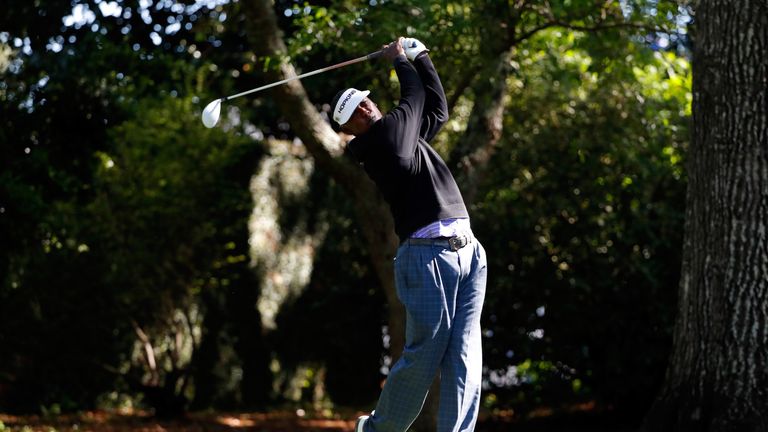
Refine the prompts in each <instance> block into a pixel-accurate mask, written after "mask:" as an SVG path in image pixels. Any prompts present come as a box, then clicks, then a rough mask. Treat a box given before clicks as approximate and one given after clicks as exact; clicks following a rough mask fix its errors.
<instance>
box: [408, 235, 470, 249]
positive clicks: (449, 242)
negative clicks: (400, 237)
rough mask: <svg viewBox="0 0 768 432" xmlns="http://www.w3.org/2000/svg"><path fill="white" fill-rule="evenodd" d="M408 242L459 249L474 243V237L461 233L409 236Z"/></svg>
mask: <svg viewBox="0 0 768 432" xmlns="http://www.w3.org/2000/svg"><path fill="white" fill-rule="evenodd" d="M406 243H408V244H412V245H426V246H442V247H444V248H446V249H450V250H452V251H457V250H459V249H461V248H463V247H464V246H466V245H468V244H470V243H472V237H470V236H466V235H460V236H456V237H438V238H409V239H408V240H406Z"/></svg>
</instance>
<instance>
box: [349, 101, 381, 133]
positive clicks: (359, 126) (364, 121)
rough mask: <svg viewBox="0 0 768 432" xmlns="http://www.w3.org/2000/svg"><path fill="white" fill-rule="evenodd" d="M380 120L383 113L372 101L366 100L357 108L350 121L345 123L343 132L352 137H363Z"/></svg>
mask: <svg viewBox="0 0 768 432" xmlns="http://www.w3.org/2000/svg"><path fill="white" fill-rule="evenodd" d="M380 118H381V111H379V108H378V107H377V106H376V104H375V103H373V101H372V100H370V99H368V98H365V99H363V100H362V102H360V104H359V105H358V106H357V108H355V111H354V112H353V113H352V117H350V118H349V121H347V122H346V123H344V126H342V130H343V131H344V132H347V133H349V134H351V135H362V134H364V133H365V132H367V131H368V129H369V128H370V127H371V125H372V124H374V123H375V122H376V120H378V119H380Z"/></svg>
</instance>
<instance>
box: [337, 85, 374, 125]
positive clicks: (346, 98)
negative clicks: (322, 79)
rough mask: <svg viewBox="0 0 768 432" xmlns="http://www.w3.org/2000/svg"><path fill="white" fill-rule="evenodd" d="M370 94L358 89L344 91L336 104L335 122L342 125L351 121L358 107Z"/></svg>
mask: <svg viewBox="0 0 768 432" xmlns="http://www.w3.org/2000/svg"><path fill="white" fill-rule="evenodd" d="M370 93H371V92H369V91H368V90H358V89H356V88H348V89H346V90H344V93H342V94H341V96H340V97H339V101H338V102H336V106H335V107H333V120H334V121H336V123H338V124H340V125H343V124H344V123H346V122H347V121H349V118H350V117H352V113H353V112H355V109H356V108H357V106H358V105H360V102H362V101H363V99H365V97H366V96H368V95H369V94H370Z"/></svg>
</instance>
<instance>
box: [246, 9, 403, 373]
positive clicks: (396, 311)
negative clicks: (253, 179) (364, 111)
mask: <svg viewBox="0 0 768 432" xmlns="http://www.w3.org/2000/svg"><path fill="white" fill-rule="evenodd" d="M241 7H243V11H244V12H245V14H246V16H247V17H248V20H247V23H248V25H249V30H250V31H249V33H248V34H249V38H250V41H251V43H252V46H254V49H255V51H256V52H257V54H258V55H259V56H269V57H271V58H273V59H281V58H282V56H284V55H285V53H286V48H285V44H284V42H283V40H282V36H281V35H282V32H281V31H280V29H279V28H278V26H277V19H276V16H275V13H274V10H273V5H272V2H271V1H268V0H258V1H252V2H244V3H242V6H241ZM292 76H296V72H295V70H294V69H293V66H292V65H291V64H289V63H286V62H280V67H279V69H276V70H270V71H268V72H267V77H268V78H269V79H270V80H274V81H277V80H280V79H285V78H288V77H292ZM271 95H272V97H274V98H275V101H276V102H277V104H278V106H279V107H280V112H281V113H282V114H283V115H284V116H285V117H286V118H287V119H288V121H289V122H290V124H291V126H292V127H293V129H294V130H295V131H296V134H297V136H298V137H299V138H300V139H301V141H302V142H303V143H304V145H305V146H306V148H307V151H308V152H309V153H310V154H311V155H312V157H313V159H314V160H315V163H316V167H317V168H318V169H322V170H324V171H325V172H327V173H329V174H330V175H331V176H332V177H333V179H334V180H335V181H336V182H338V183H339V184H340V185H341V186H342V187H344V188H345V189H346V190H347V191H348V193H350V195H351V196H352V198H353V200H354V203H355V209H356V216H357V221H358V223H359V224H360V227H361V231H362V234H363V236H364V237H365V241H366V244H367V248H368V253H369V256H370V257H371V264H372V267H373V270H374V271H375V273H376V276H377V278H378V280H379V283H380V285H381V287H382V288H383V290H384V293H385V295H386V298H387V303H388V323H389V334H390V354H391V355H392V357H393V358H397V357H398V356H399V355H400V353H401V352H402V349H403V345H404V340H405V327H404V323H405V310H404V308H403V306H402V304H401V303H400V301H399V300H398V299H397V294H396V291H395V282H394V266H393V262H392V260H393V258H394V252H395V249H396V248H397V244H398V239H397V235H396V234H395V231H394V221H393V220H392V216H391V214H390V212H389V207H388V206H387V204H386V202H385V201H384V199H383V198H382V197H381V195H380V194H379V193H378V191H377V189H376V186H375V185H374V184H373V182H372V181H371V180H370V179H369V178H368V176H367V175H366V174H365V172H364V171H363V170H362V169H360V167H358V166H356V165H355V164H353V163H351V162H350V161H348V160H347V159H346V158H344V157H343V156H342V150H343V148H342V145H341V139H340V137H339V136H338V134H336V133H335V132H334V131H333V129H332V128H331V126H330V125H329V124H328V123H327V122H326V121H325V120H324V119H323V118H322V117H321V116H320V114H319V113H318V112H317V110H316V109H315V107H314V105H313V104H312V102H311V101H310V100H309V97H308V96H307V94H306V92H305V91H304V87H303V86H302V84H301V82H300V81H292V82H290V83H287V84H285V85H281V86H278V87H276V88H275V89H274V90H273V91H272V93H271Z"/></svg>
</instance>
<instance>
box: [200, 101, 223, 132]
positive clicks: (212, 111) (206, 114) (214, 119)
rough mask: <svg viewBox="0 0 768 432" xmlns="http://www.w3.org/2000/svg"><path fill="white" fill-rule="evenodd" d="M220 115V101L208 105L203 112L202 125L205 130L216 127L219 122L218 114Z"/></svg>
mask: <svg viewBox="0 0 768 432" xmlns="http://www.w3.org/2000/svg"><path fill="white" fill-rule="evenodd" d="M220 113H221V99H216V100H215V101H213V102H211V103H209V104H208V105H206V106H205V109H204V110H203V124H204V125H205V127H207V128H212V127H214V126H216V123H218V122H219V114H220Z"/></svg>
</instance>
